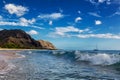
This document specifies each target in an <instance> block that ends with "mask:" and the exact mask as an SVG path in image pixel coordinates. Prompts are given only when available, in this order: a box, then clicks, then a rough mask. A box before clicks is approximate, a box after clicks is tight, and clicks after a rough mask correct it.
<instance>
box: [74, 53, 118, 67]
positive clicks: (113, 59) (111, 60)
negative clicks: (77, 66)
mask: <svg viewBox="0 0 120 80" xmlns="http://www.w3.org/2000/svg"><path fill="white" fill-rule="evenodd" d="M75 54H76V58H77V59H78V60H82V61H89V62H91V63H92V64H94V65H111V64H115V63H117V62H119V61H120V55H118V54H106V53H97V54H93V53H91V54H90V53H89V54H88V53H80V52H75Z"/></svg>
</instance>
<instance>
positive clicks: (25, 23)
mask: <svg viewBox="0 0 120 80" xmlns="http://www.w3.org/2000/svg"><path fill="white" fill-rule="evenodd" d="M2 18H3V17H2ZM10 20H11V19H10ZM10 20H9V19H7V20H6V19H4V18H3V19H0V26H6V25H7V26H22V27H31V28H37V29H45V28H43V27H40V26H39V25H38V24H36V19H34V18H32V19H26V18H24V17H22V18H20V19H19V20H15V21H10Z"/></svg>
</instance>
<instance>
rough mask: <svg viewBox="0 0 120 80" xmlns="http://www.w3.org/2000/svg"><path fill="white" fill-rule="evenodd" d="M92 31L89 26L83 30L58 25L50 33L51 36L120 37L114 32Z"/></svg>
mask: <svg viewBox="0 0 120 80" xmlns="http://www.w3.org/2000/svg"><path fill="white" fill-rule="evenodd" d="M90 32H91V30H90V29H88V28H86V29H83V30H81V29H78V28H75V27H74V26H67V27H56V28H55V31H54V32H51V33H50V34H49V37H55V38H56V37H66V38H67V37H77V38H104V39H120V34H112V33H102V34H94V33H90ZM74 33H75V34H74Z"/></svg>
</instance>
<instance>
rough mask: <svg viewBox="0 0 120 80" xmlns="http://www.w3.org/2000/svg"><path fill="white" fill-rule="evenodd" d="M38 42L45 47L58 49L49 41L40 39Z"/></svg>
mask: <svg viewBox="0 0 120 80" xmlns="http://www.w3.org/2000/svg"><path fill="white" fill-rule="evenodd" d="M38 42H39V43H40V45H41V46H42V47H43V48H44V49H56V48H55V46H54V45H53V44H52V43H50V42H48V41H44V40H39V41H38Z"/></svg>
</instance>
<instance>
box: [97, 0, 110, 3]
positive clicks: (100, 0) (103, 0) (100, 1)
mask: <svg viewBox="0 0 120 80" xmlns="http://www.w3.org/2000/svg"><path fill="white" fill-rule="evenodd" d="M105 1H106V0H98V2H99V3H103V2H105ZM107 1H108V0H107Z"/></svg>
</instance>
